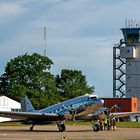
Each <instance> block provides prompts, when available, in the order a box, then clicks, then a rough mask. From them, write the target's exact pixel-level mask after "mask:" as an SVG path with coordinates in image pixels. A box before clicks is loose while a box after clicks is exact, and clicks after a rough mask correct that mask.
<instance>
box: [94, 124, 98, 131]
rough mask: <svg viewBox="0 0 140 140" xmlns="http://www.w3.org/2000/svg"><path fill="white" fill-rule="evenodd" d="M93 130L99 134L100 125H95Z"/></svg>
mask: <svg viewBox="0 0 140 140" xmlns="http://www.w3.org/2000/svg"><path fill="white" fill-rule="evenodd" d="M93 130H94V131H95V132H98V131H99V125H98V124H95V126H94V128H93Z"/></svg>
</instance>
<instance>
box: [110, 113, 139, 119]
mask: <svg viewBox="0 0 140 140" xmlns="http://www.w3.org/2000/svg"><path fill="white" fill-rule="evenodd" d="M131 115H140V112H116V113H110V115H109V116H110V117H112V118H122V117H128V116H131Z"/></svg>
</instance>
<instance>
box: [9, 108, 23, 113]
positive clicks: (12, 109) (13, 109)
mask: <svg viewBox="0 0 140 140" xmlns="http://www.w3.org/2000/svg"><path fill="white" fill-rule="evenodd" d="M11 111H12V112H20V111H21V110H20V109H15V108H11Z"/></svg>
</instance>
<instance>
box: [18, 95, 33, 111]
mask: <svg viewBox="0 0 140 140" xmlns="http://www.w3.org/2000/svg"><path fill="white" fill-rule="evenodd" d="M21 110H22V111H23V112H33V111H35V109H34V107H33V106H32V104H31V102H30V101H29V99H28V98H27V97H25V98H23V99H22V100H21Z"/></svg>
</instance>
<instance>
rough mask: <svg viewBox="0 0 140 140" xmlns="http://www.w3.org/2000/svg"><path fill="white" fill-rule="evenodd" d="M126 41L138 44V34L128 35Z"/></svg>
mask: <svg viewBox="0 0 140 140" xmlns="http://www.w3.org/2000/svg"><path fill="white" fill-rule="evenodd" d="M127 41H128V42H139V34H128V35H127Z"/></svg>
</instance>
